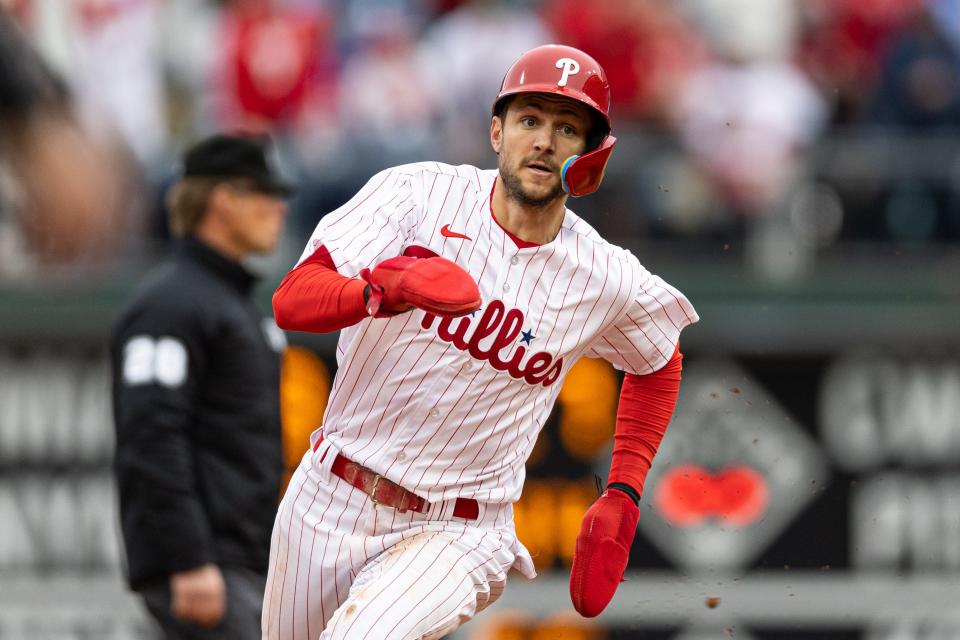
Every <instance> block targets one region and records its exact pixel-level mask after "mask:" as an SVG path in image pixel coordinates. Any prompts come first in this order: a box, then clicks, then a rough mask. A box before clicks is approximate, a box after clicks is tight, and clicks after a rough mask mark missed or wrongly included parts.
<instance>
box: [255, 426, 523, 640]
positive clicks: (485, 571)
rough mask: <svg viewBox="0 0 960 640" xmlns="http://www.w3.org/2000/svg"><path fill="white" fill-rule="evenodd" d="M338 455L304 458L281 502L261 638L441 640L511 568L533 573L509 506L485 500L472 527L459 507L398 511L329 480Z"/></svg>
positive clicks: (491, 597) (324, 448) (494, 592)
mask: <svg viewBox="0 0 960 640" xmlns="http://www.w3.org/2000/svg"><path fill="white" fill-rule="evenodd" d="M328 449H329V451H328ZM336 453H337V452H336V450H335V449H333V447H330V446H329V445H328V443H327V442H324V443H322V444H321V445H320V448H319V449H318V450H317V451H316V452H313V451H308V452H307V453H306V454H305V455H304V457H303V460H302V461H301V463H300V466H299V467H298V469H297V471H296V473H295V474H294V476H293V478H292V479H291V481H290V485H289V487H288V488H287V492H286V494H285V496H284V498H283V501H282V502H281V504H280V508H279V511H278V512H277V517H276V520H275V522H274V528H273V538H272V541H271V545H270V569H269V573H268V574H267V587H266V591H265V593H264V601H263V618H262V630H263V638H264V640H317V639H318V638H319V639H320V640H328V639H331V640H332V639H334V638H350V639H355V638H366V639H371V640H373V639H383V640H387V639H388V638H389V639H391V640H414V639H421V638H422V639H428V638H440V637H442V636H444V635H446V634H448V633H451V632H452V631H453V630H454V629H456V628H457V627H459V626H460V625H461V624H463V623H464V622H466V621H467V620H469V619H470V618H472V617H473V616H474V615H475V614H476V613H478V612H479V611H481V610H483V609H484V608H485V607H486V606H488V605H489V604H491V603H493V602H494V601H495V600H496V599H497V598H498V597H499V596H500V594H501V593H502V592H503V588H504V585H505V583H506V578H507V571H508V570H509V569H510V568H511V566H513V565H514V563H516V564H517V566H518V569H520V570H521V571H522V572H523V573H524V574H525V575H527V576H528V577H531V578H532V577H533V576H534V575H535V572H534V570H533V564H532V561H531V560H530V557H529V554H528V553H527V551H526V549H524V548H523V546H522V545H520V543H519V542H518V541H517V539H516V534H515V532H514V528H513V509H512V506H511V505H509V504H508V505H492V504H484V503H480V513H479V517H478V518H477V519H475V520H469V521H468V520H465V519H463V518H453V516H452V515H451V514H452V513H453V507H454V501H452V500H451V501H448V502H444V503H437V504H432V505H430V507H429V509H428V511H427V512H426V513H422V514H420V513H415V512H412V511H408V512H405V513H399V512H397V511H396V510H395V509H393V508H392V507H388V506H384V505H377V504H374V503H373V502H372V501H371V500H370V499H369V497H368V496H367V494H365V493H364V492H362V491H360V490H359V489H356V488H354V487H353V486H351V485H349V484H348V483H347V482H345V481H344V480H342V479H340V478H339V477H337V476H335V475H333V474H332V473H331V472H330V469H329V467H330V465H332V460H333V459H334V458H335V457H336ZM324 461H325V464H324Z"/></svg>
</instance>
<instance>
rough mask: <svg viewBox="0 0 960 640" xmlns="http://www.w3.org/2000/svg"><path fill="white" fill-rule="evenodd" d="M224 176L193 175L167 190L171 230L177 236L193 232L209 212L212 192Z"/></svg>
mask: <svg viewBox="0 0 960 640" xmlns="http://www.w3.org/2000/svg"><path fill="white" fill-rule="evenodd" d="M222 182H223V178H210V177H206V176H203V177H197V176H191V177H188V178H181V179H180V180H178V181H177V182H176V183H174V185H173V186H172V187H170V190H169V191H167V213H168V216H169V220H170V231H171V232H172V233H173V235H175V236H184V235H187V234H190V233H193V232H194V231H195V230H196V229H197V225H199V224H200V221H201V220H202V219H203V216H204V214H205V213H206V212H207V206H208V205H209V204H210V194H211V193H212V192H213V190H214V188H215V187H216V186H217V185H218V184H220V183H222Z"/></svg>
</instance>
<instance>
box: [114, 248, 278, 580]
mask: <svg viewBox="0 0 960 640" xmlns="http://www.w3.org/2000/svg"><path fill="white" fill-rule="evenodd" d="M253 284H254V278H253V276H252V275H251V274H250V273H249V272H248V271H246V270H245V269H244V268H243V267H242V266H240V265H239V264H237V263H236V262H233V261H231V260H228V259H227V258H225V257H223V256H222V255H220V254H218V253H217V252H215V251H214V250H213V249H211V248H210V247H208V246H206V245H204V244H203V243H201V242H200V241H199V240H197V239H196V238H193V237H187V238H185V239H184V240H183V241H182V243H181V245H180V246H179V247H178V249H177V251H176V253H175V254H174V256H173V257H172V258H171V259H170V260H169V261H167V262H166V263H164V264H163V265H161V266H160V267H158V268H157V269H156V270H155V271H153V272H152V273H151V274H150V275H149V276H148V277H147V278H146V280H145V281H144V282H143V284H141V285H140V286H139V287H138V288H137V290H136V292H135V293H134V296H133V299H132V300H131V302H130V303H129V304H128V305H127V306H126V307H125V308H124V310H123V311H122V313H121V315H120V317H119V318H118V320H117V323H116V325H115V327H114V330H113V335H112V337H111V344H110V357H111V363H112V366H113V405H114V419H115V423H116V428H117V449H116V459H115V469H116V473H117V483H118V489H119V494H120V519H121V524H122V529H123V537H124V542H125V544H126V548H127V562H128V567H127V569H128V578H129V580H130V584H131V586H132V587H133V588H134V589H136V588H138V587H140V586H145V585H147V584H149V583H151V582H153V581H157V580H166V579H167V577H168V576H169V575H170V574H171V573H174V572H177V571H183V570H186V569H192V568H195V567H198V566H200V565H203V564H206V563H209V562H212V563H216V564H218V565H221V566H241V567H247V568H250V569H253V570H256V571H258V572H261V573H263V574H266V571H267V563H268V559H269V554H270V534H271V531H272V527H273V519H274V515H275V514H276V509H277V501H278V498H279V492H280V477H281V472H282V464H283V462H282V457H281V438H280V389H279V385H280V351H281V350H282V348H283V344H284V341H283V334H282V333H281V332H280V330H279V329H277V328H276V325H274V323H273V321H272V319H269V318H265V317H264V315H263V314H262V313H261V312H260V311H259V309H258V308H257V307H256V305H255V304H254V303H253V301H252V300H251V298H250V291H251V288H252V286H253Z"/></svg>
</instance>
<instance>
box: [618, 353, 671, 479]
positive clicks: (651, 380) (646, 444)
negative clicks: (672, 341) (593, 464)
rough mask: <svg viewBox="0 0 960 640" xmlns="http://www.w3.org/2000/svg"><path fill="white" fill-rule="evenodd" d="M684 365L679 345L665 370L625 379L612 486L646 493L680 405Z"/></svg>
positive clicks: (620, 406) (627, 375)
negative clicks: (655, 460)
mask: <svg viewBox="0 0 960 640" xmlns="http://www.w3.org/2000/svg"><path fill="white" fill-rule="evenodd" d="M682 361H683V355H682V354H681V353H680V347H679V345H678V346H677V349H676V351H674V352H673V357H671V358H670V360H669V361H668V362H667V364H666V365H664V366H663V367H662V368H661V369H659V370H657V371H655V372H654V373H650V374H647V375H643V376H639V375H635V374H632V373H628V374H626V375H625V376H624V379H623V386H622V387H621V389H620V403H619V404H618V405H617V424H616V429H615V431H614V436H613V462H612V463H611V465H610V477H609V478H608V484H611V483H614V482H622V483H624V484H627V485H629V486H631V487H632V488H634V489H635V490H636V491H637V494H638V495H639V494H641V493H642V492H643V483H644V481H645V480H646V478H647V472H649V471H650V465H651V464H652V463H653V456H654V455H655V454H656V453H657V449H658V448H659V446H660V441H661V440H663V434H664V433H666V431H667V425H668V424H669V423H670V418H671V417H672V416H673V410H674V408H675V407H676V405H677V394H678V393H679V392H680V372H681V369H682V368H683V367H682V364H681V363H682Z"/></svg>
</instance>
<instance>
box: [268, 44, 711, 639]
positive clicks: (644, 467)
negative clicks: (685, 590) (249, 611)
mask: <svg viewBox="0 0 960 640" xmlns="http://www.w3.org/2000/svg"><path fill="white" fill-rule="evenodd" d="M609 95H610V92H609V86H608V84H607V80H606V76H605V74H604V72H603V69H601V67H600V66H599V65H598V64H597V62H596V61H595V60H594V59H593V58H591V57H590V56H588V55H586V54H585V53H583V52H582V51H579V50H577V49H574V48H571V47H566V46H558V45H547V46H543V47H538V48H536V49H533V50H531V51H529V52H527V53H525V54H524V55H522V56H521V57H520V58H519V59H518V60H517V61H516V62H515V63H514V65H513V66H512V67H511V68H510V69H509V70H508V71H507V73H506V76H505V78H504V80H503V84H502V86H501V89H500V93H499V95H498V96H497V98H496V101H495V104H494V107H493V116H492V119H491V123H490V143H491V145H492V146H493V149H494V151H496V153H497V155H498V157H499V162H498V165H499V168H498V170H481V169H478V168H476V167H472V166H466V165H461V166H450V165H444V164H439V163H435V162H423V163H416V164H409V165H405V166H400V167H395V168H392V169H387V170H385V171H383V172H381V173H379V174H377V175H375V176H374V177H373V178H372V179H371V180H370V181H369V182H368V183H367V185H366V186H365V187H363V188H362V189H361V190H360V191H359V193H357V194H356V195H355V196H354V197H353V199H351V200H350V201H349V202H347V203H346V204H345V205H343V206H342V207H340V208H339V209H337V210H336V211H334V212H332V213H330V214H328V215H327V216H325V217H324V218H323V219H322V220H321V221H320V223H319V224H318V226H317V228H316V230H315V231H314V233H313V235H312V236H311V238H310V240H309V241H308V244H307V246H306V249H305V250H304V252H303V255H302V257H301V258H300V261H299V263H298V264H297V266H296V267H295V268H294V269H293V270H292V271H291V272H290V273H289V274H287V276H286V277H285V278H284V280H283V282H282V283H281V284H280V286H279V288H278V289H277V292H276V293H275V294H274V298H273V304H274V312H275V315H276V319H277V322H278V324H279V325H280V326H281V327H283V328H286V329H292V330H300V331H315V332H326V331H334V330H337V329H342V332H341V334H340V341H339V346H338V349H337V361H338V365H339V367H338V371H337V375H336V380H335V381H334V384H333V389H332V392H331V395H330V401H329V404H328V406H327V410H326V414H325V416H324V424H323V426H322V428H320V429H318V430H317V431H315V432H314V433H313V434H312V435H311V447H310V449H309V450H308V452H307V453H306V454H305V456H304V457H303V460H302V463H301V465H300V467H299V468H298V470H297V471H296V473H295V475H294V477H293V479H292V481H291V482H290V485H289V487H288V489H287V492H286V495H285V497H284V498H283V501H282V503H281V506H280V509H279V511H278V513H277V517H276V521H275V525H274V531H273V539H272V545H271V551H270V569H269V575H268V579H267V588H266V591H265V594H264V610H263V611H264V612H263V637H264V638H269V639H270V640H275V639H277V640H278V639H284V640H293V639H298V640H315V639H316V638H323V639H327V638H398V639H400V638H404V639H406V638H410V639H412V638H439V637H441V636H443V635H445V634H447V633H449V632H451V631H453V630H454V629H456V628H457V627H458V626H459V625H461V624H463V623H464V622H465V621H467V620H469V619H470V618H472V617H473V616H474V615H475V614H476V613H477V612H479V611H480V610H482V609H483V608H485V607H486V606H488V605H489V604H491V603H492V602H494V601H495V600H496V599H497V598H498V597H499V596H500V595H501V593H502V592H503V589H504V584H505V582H506V577H507V572H508V571H509V570H510V569H511V568H517V569H518V570H519V571H520V572H521V573H523V574H524V575H525V576H527V577H530V578H532V577H534V576H535V571H534V568H533V563H532V561H531V559H530V555H529V553H528V552H527V550H526V549H525V548H524V547H523V545H522V544H521V543H520V542H519V541H518V540H517V537H516V534H515V531H514V526H513V512H512V504H513V503H514V502H515V501H516V500H517V499H518V498H519V497H520V492H521V489H522V487H523V481H524V463H525V461H526V459H527V457H528V456H529V454H530V452H531V450H532V448H533V445H534V443H535V441H536V438H537V434H538V432H539V430H540V428H541V427H542V426H543V424H544V422H545V421H546V419H547V417H548V415H549V413H550V409H551V407H552V406H553V403H554V400H555V399H556V397H557V394H558V393H559V391H560V387H561V384H562V383H563V379H564V376H565V375H566V373H567V372H568V371H569V370H570V367H571V366H573V364H574V362H576V361H577V359H578V358H580V357H583V356H591V357H601V358H605V359H607V360H609V361H610V362H611V363H613V364H614V365H615V366H616V367H618V368H620V369H622V370H623V371H624V372H625V379H624V384H623V388H622V391H621V398H620V405H619V410H618V417H617V427H616V435H615V445H614V453H613V463H612V468H611V471H610V476H609V482H608V485H607V489H606V491H604V493H603V494H602V495H601V496H600V498H599V499H598V500H597V501H596V503H595V504H594V505H593V506H591V508H590V509H589V511H588V512H587V514H586V515H585V517H584V522H583V528H582V530H581V533H580V535H579V537H578V539H577V544H576V555H575V559H574V564H573V569H572V572H571V579H570V595H571V598H572V600H573V605H574V606H575V607H576V609H577V610H578V611H579V612H580V613H581V614H583V615H584V616H595V615H597V614H598V613H600V611H602V610H603V608H604V607H605V606H606V605H607V603H608V602H609V601H610V599H611V598H612V597H613V595H614V590H615V589H616V586H617V584H618V583H619V581H620V579H621V577H622V576H623V572H624V569H625V567H626V563H627V559H628V553H629V549H630V545H631V543H632V541H633V536H634V532H635V530H636V524H637V520H638V516H639V510H638V503H639V499H640V495H641V493H642V490H643V482H644V479H645V477H646V474H647V471H648V469H649V468H650V464H651V461H652V458H653V455H654V453H655V452H656V450H657V447H658V445H659V443H660V440H661V438H662V436H663V433H664V431H665V429H666V426H667V422H668V421H669V419H670V416H671V414H672V412H673V408H674V406H675V403H676V397H677V392H678V389H679V381H680V362H681V356H680V353H679V351H678V344H679V342H678V341H679V335H680V331H681V330H682V329H683V328H684V327H685V326H686V325H688V324H690V323H693V322H695V321H696V320H697V314H696V312H695V311H694V309H693V307H692V306H691V304H690V303H689V302H688V301H687V299H686V298H685V297H684V296H683V295H682V294H681V293H679V292H678V291H677V290H676V289H674V288H673V287H671V286H670V285H668V284H667V283H665V282H664V281H663V280H661V279H660V278H658V277H657V276H655V275H653V274H651V273H650V272H649V271H647V270H646V269H644V267H643V266H641V264H640V263H639V262H638V260H637V259H636V258H635V257H634V256H633V255H631V254H630V253H629V252H627V251H625V250H624V249H621V248H619V247H616V246H614V245H611V244H610V243H608V242H606V241H604V240H603V239H602V238H601V237H600V236H599V235H598V234H597V233H596V231H594V230H593V229H592V228H591V227H590V226H589V225H588V224H587V223H586V222H584V221H583V220H581V219H580V218H578V217H577V216H576V215H575V214H574V213H573V212H572V211H570V210H569V209H567V208H566V206H565V205H566V201H567V197H568V195H573V196H580V195H585V194H588V193H591V192H593V191H595V190H596V189H597V188H598V187H599V185H600V181H601V179H602V177H603V170H604V167H605V166H606V162H607V159H608V158H609V156H610V153H611V152H612V150H613V147H614V143H615V139H614V137H613V136H611V135H610V120H609V117H608V108H609Z"/></svg>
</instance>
